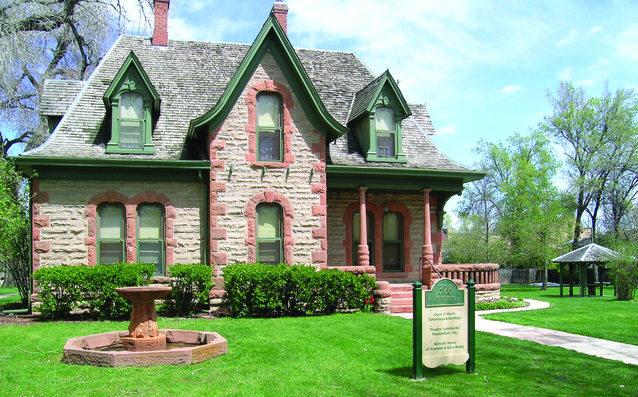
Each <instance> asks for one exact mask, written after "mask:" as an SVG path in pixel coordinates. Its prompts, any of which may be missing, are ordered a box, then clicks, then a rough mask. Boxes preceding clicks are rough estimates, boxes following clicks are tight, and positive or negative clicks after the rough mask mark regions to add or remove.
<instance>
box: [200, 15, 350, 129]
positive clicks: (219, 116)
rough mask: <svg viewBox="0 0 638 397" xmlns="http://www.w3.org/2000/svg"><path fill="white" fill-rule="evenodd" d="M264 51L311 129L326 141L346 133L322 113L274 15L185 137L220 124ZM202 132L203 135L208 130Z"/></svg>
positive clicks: (313, 89)
mask: <svg viewBox="0 0 638 397" xmlns="http://www.w3.org/2000/svg"><path fill="white" fill-rule="evenodd" d="M266 51H270V52H271V53H272V54H273V55H274V57H275V60H276V61H277V63H278V64H279V67H280V68H281V70H282V72H283V73H284V76H285V77H286V80H287V81H288V83H289V84H290V85H291V86H292V87H291V88H292V91H293V92H294V93H295V94H296V96H297V98H298V100H299V101H300V102H301V106H302V107H303V109H304V111H305V113H306V115H307V116H308V118H309V119H310V122H311V123H312V124H313V126H314V128H315V129H316V130H317V131H318V132H319V133H320V134H321V135H323V136H324V137H326V138H327V139H328V141H332V140H334V139H335V138H337V137H338V136H341V135H343V134H345V133H346V132H347V130H348V129H347V128H346V126H345V125H343V124H341V123H339V122H338V121H337V120H335V118H334V117H333V115H331V114H330V112H328V110H327V109H326V107H325V105H324V104H323V102H322V100H321V97H320V96H319V94H318V92H317V90H316V89H315V87H314V85H313V83H312V81H311V79H310V77H309V76H308V74H307V72H306V70H305V68H304V66H303V64H302V62H301V60H300V59H299V57H298V56H297V53H296V52H295V50H294V48H293V47H292V45H291V44H290V41H288V36H287V35H286V33H285V32H284V30H283V29H282V27H281V25H279V22H278V21H277V18H276V17H275V15H274V14H273V13H271V14H270V17H269V18H268V19H267V20H266V22H265V23H264V26H263V27H262V29H261V31H260V32H259V34H258V35H257V38H256V39H255V41H254V42H253V44H252V46H251V47H250V49H249V50H248V53H247V54H246V56H245V57H244V59H243V60H242V62H241V64H240V65H239V68H238V69H237V71H236V72H235V74H234V75H233V77H232V78H231V80H230V83H229V84H228V85H227V86H226V89H225V90H224V93H223V94H222V96H221V98H220V100H219V101H218V102H217V104H216V105H215V106H214V107H213V108H212V109H211V110H209V111H208V112H206V113H205V114H203V115H201V116H199V117H197V118H196V119H194V120H192V121H191V123H190V127H189V129H188V135H189V137H194V135H195V134H196V131H197V129H198V128H200V127H202V126H205V125H209V129H215V128H217V127H218V126H220V125H221V124H222V123H223V121H224V120H225V119H226V117H227V116H228V114H229V113H230V111H231V110H232V108H233V106H235V103H236V102H237V98H239V95H240V94H241V92H242V90H243V89H244V87H245V86H246V83H247V82H248V80H249V79H250V77H251V76H252V75H253V73H254V72H255V70H256V69H257V66H258V65H259V63H260V61H261V59H262V58H263V56H264V54H265V53H266ZM204 132H205V133H207V132H208V129H206V130H204Z"/></svg>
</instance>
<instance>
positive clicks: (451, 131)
mask: <svg viewBox="0 0 638 397" xmlns="http://www.w3.org/2000/svg"><path fill="white" fill-rule="evenodd" d="M436 135H439V136H441V135H456V127H454V126H453V125H446V126H445V127H442V128H439V129H437V130H436Z"/></svg>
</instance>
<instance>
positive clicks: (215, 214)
mask: <svg viewBox="0 0 638 397" xmlns="http://www.w3.org/2000/svg"><path fill="white" fill-rule="evenodd" d="M220 131H221V127H219V128H217V129H216V130H214V131H211V132H210V134H209V135H208V156H209V158H210V167H211V168H210V188H209V190H210V200H209V205H210V207H209V224H208V228H209V234H208V247H209V252H208V263H209V265H210V266H212V267H213V275H212V276H213V277H217V276H219V266H223V265H226V264H227V261H228V259H227V257H226V253H225V252H219V240H225V239H226V228H220V227H217V222H218V218H219V216H220V215H226V204H225V203H219V202H217V199H218V193H219V192H225V191H226V182H225V181H221V180H220V178H218V177H217V172H218V171H224V170H225V169H226V162H225V161H224V160H219V159H218V158H217V153H218V152H219V151H221V150H224V149H225V148H226V143H225V141H223V140H221V139H217V136H219V133H220Z"/></svg>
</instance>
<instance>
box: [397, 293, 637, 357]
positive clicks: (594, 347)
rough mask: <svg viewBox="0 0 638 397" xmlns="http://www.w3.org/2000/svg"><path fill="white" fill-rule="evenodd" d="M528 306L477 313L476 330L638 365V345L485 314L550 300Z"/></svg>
mask: <svg viewBox="0 0 638 397" xmlns="http://www.w3.org/2000/svg"><path fill="white" fill-rule="evenodd" d="M525 301H526V302H529V304H530V305H529V306H527V307H522V308H518V309H509V310H486V311H479V312H476V330H477V331H482V332H489V333H492V334H496V335H501V336H507V337H510V338H516V339H522V340H528V341H532V342H536V343H540V344H542V345H548V346H558V347H562V348H565V349H569V350H575V351H577V352H579V353H584V354H588V355H590V356H596V357H602V358H606V359H609V360H618V361H622V362H624V363H626V364H633V365H638V346H635V345H628V344H626V343H618V342H612V341H608V340H604V339H597V338H591V337H589V336H582V335H575V334H569V333H567V332H562V331H554V330H551V329H546V328H538V327H531V326H524V325H517V324H510V323H506V322H503V321H494V320H486V319H484V318H483V317H482V316H483V315H485V314H492V313H501V312H506V311H507V312H512V311H522V310H537V309H546V308H548V307H549V303H547V302H541V301H537V300H534V299H525ZM401 317H404V318H410V319H411V318H412V313H405V314H403V315H401Z"/></svg>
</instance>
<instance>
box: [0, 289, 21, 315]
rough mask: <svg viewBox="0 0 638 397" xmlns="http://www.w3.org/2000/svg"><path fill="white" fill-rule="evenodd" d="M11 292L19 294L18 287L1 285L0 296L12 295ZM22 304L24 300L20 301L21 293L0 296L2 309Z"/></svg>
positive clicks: (18, 306) (14, 307)
mask: <svg viewBox="0 0 638 397" xmlns="http://www.w3.org/2000/svg"><path fill="white" fill-rule="evenodd" d="M10 294H18V288H17V287H0V296H2V295H10ZM21 306H22V302H21V301H20V295H19V294H18V295H14V296H7V297H4V298H0V310H4V309H18V308H20V307H21Z"/></svg>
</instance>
